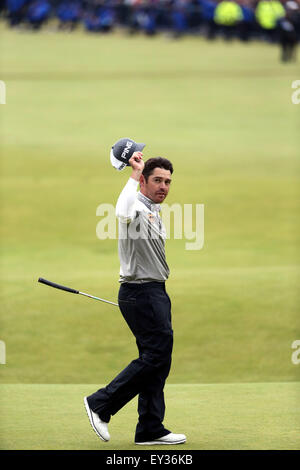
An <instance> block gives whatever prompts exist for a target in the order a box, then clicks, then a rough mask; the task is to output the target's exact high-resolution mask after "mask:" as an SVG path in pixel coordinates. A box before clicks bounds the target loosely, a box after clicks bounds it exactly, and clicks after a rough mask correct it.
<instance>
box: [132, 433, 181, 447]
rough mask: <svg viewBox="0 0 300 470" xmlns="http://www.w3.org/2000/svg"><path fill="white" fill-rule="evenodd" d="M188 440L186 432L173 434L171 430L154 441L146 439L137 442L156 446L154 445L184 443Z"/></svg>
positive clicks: (141, 444) (142, 444)
mask: <svg viewBox="0 0 300 470" xmlns="http://www.w3.org/2000/svg"><path fill="white" fill-rule="evenodd" d="M185 442H186V436H185V435H184V434H173V433H172V432H170V433H169V434H167V435H166V436H163V437H159V438H158V439H154V440H153V441H145V442H135V444H138V445H140V446H154V445H162V444H169V445H170V444H184V443H185Z"/></svg>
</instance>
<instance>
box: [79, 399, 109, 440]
mask: <svg viewBox="0 0 300 470" xmlns="http://www.w3.org/2000/svg"><path fill="white" fill-rule="evenodd" d="M83 401H84V407H85V410H86V413H87V415H88V418H89V422H90V424H91V426H92V428H93V430H94V431H95V433H96V434H97V436H98V437H100V439H101V440H102V441H104V442H108V439H105V438H104V437H103V436H101V434H100V433H99V431H98V430H97V428H96V427H95V424H94V420H93V416H92V413H91V409H90V407H89V404H88V401H87V398H86V397H84V400H83Z"/></svg>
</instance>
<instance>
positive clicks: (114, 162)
mask: <svg viewBox="0 0 300 470" xmlns="http://www.w3.org/2000/svg"><path fill="white" fill-rule="evenodd" d="M110 163H111V164H112V166H113V167H114V168H115V169H116V170H119V171H121V170H124V168H125V167H126V163H125V162H121V161H120V160H118V159H117V158H116V157H115V156H114V153H113V149H111V151H110Z"/></svg>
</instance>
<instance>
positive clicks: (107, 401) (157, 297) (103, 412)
mask: <svg viewBox="0 0 300 470" xmlns="http://www.w3.org/2000/svg"><path fill="white" fill-rule="evenodd" d="M118 301H119V307H120V310H121V312H122V315H123V317H124V319H125V321H126V322H127V324H128V326H129V328H130V330H131V331H132V333H133V335H134V336H135V338H136V344H137V347H138V352H139V356H138V358H137V359H135V360H133V361H132V362H131V363H130V364H129V365H128V366H127V367H126V368H125V369H124V370H123V371H122V372H120V374H118V375H117V376H116V377H115V378H114V379H113V380H112V381H111V382H110V383H109V384H108V385H107V386H106V387H104V388H101V389H99V390H98V391H97V392H95V393H93V394H92V395H90V396H89V397H87V399H88V403H89V406H90V407H91V409H92V410H93V411H94V412H95V413H98V415H99V416H100V418H101V419H102V420H103V421H106V422H109V421H110V418H111V416H112V415H114V414H115V413H117V412H118V411H119V410H120V409H121V408H122V407H123V406H124V405H126V403H128V402H129V401H130V400H131V399H132V398H134V397H135V396H136V395H139V398H138V414H139V420H138V424H137V427H136V433H135V441H136V442H138V441H139V442H143V441H146V440H151V439H155V438H159V437H162V436H164V435H166V434H168V433H169V432H170V431H168V430H167V429H166V428H165V427H164V426H163V424H162V423H163V419H164V415H165V400H164V386H165V381H166V378H167V377H168V375H169V371H170V367H171V356H172V348H173V330H172V322H171V301H170V298H169V296H168V294H167V292H166V289H165V284H164V283H162V282H147V283H143V284H129V283H123V284H121V286H120V290H119V300H118Z"/></svg>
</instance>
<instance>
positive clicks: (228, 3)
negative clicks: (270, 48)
mask: <svg viewBox="0 0 300 470" xmlns="http://www.w3.org/2000/svg"><path fill="white" fill-rule="evenodd" d="M0 14H1V16H2V17H3V18H5V20H6V21H7V22H8V24H9V25H10V26H11V27H20V26H22V27H30V28H33V29H36V30H38V29H40V28H41V27H43V25H45V23H47V22H49V21H50V20H55V21H56V22H57V27H58V28H59V29H64V30H68V31H72V30H74V29H75V28H77V27H78V26H79V25H81V26H82V27H83V28H84V29H85V30H87V31H89V32H94V33H101V32H102V33H107V32H109V31H112V30H113V29H115V28H125V29H126V30H127V31H128V33H129V34H135V33H137V32H142V33H143V34H146V35H149V36H151V35H155V34H156V33H160V32H167V33H169V34H170V35H172V36H173V37H180V36H182V35H184V34H201V35H203V36H205V37H206V38H207V39H210V40H212V39H214V38H216V37H219V36H222V37H223V38H225V39H227V40H230V39H232V38H238V39H239V40H241V41H249V40H251V39H262V40H268V41H272V42H282V40H284V38H285V37H286V39H287V42H290V43H292V42H294V43H298V42H299V41H300V0H284V1H279V0H0Z"/></svg>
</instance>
